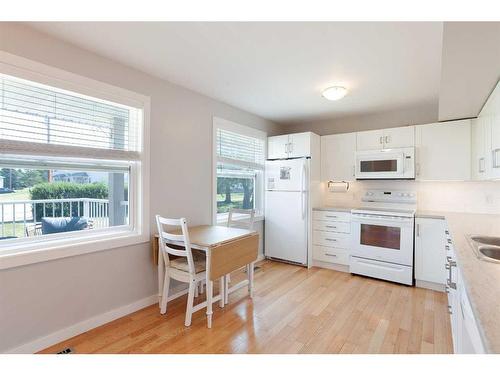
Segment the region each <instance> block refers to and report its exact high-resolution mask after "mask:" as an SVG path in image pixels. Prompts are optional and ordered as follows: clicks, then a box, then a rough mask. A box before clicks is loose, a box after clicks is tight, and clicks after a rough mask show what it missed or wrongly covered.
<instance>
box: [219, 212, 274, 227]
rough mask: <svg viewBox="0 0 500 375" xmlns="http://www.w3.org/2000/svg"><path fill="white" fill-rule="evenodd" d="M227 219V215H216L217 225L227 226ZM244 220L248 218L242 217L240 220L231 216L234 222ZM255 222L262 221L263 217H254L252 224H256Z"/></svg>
mask: <svg viewBox="0 0 500 375" xmlns="http://www.w3.org/2000/svg"><path fill="white" fill-rule="evenodd" d="M227 217H228V215H227V214H222V215H217V225H220V224H227ZM245 218H248V216H246V215H243V216H242V217H240V218H238V217H235V216H233V220H235V221H238V220H244V219H245ZM257 221H264V215H256V216H255V217H254V222H257Z"/></svg>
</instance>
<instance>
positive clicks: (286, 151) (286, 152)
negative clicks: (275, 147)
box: [285, 143, 290, 154]
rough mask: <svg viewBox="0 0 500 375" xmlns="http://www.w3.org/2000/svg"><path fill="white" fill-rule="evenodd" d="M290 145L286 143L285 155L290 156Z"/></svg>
mask: <svg viewBox="0 0 500 375" xmlns="http://www.w3.org/2000/svg"><path fill="white" fill-rule="evenodd" d="M289 144H290V143H285V154H288V153H289V152H290V151H289V150H288V145H289Z"/></svg>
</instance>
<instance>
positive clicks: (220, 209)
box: [217, 193, 244, 214]
mask: <svg viewBox="0 0 500 375" xmlns="http://www.w3.org/2000/svg"><path fill="white" fill-rule="evenodd" d="M243 197H244V194H243V193H232V194H231V203H224V200H225V199H226V194H217V213H219V214H221V213H224V212H229V209H230V208H242V207H243Z"/></svg>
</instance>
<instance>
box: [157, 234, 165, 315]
mask: <svg viewBox="0 0 500 375" xmlns="http://www.w3.org/2000/svg"><path fill="white" fill-rule="evenodd" d="M159 241H160V239H158V305H161V296H162V292H163V281H164V278H165V261H164V260H163V253H162V251H161V248H160V246H159Z"/></svg>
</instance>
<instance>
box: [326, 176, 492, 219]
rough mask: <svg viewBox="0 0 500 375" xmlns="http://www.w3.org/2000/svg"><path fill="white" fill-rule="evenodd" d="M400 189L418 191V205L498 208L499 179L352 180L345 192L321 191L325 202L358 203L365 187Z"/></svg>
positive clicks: (478, 209) (480, 209)
mask: <svg viewBox="0 0 500 375" xmlns="http://www.w3.org/2000/svg"><path fill="white" fill-rule="evenodd" d="M384 188H389V189H399V190H412V191H416V192H417V208H418V209H419V210H425V211H453V212H469V213H481V214H498V213H499V212H500V181H478V182H476V181H463V182H455V181H453V182H451V181H442V182H437V181H355V182H352V183H351V184H350V188H349V191H348V192H346V193H330V192H328V191H326V189H325V193H324V200H323V203H324V204H325V205H327V206H335V205H340V206H349V207H357V206H359V205H360V203H361V197H362V195H363V192H364V191H365V190H367V189H384Z"/></svg>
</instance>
